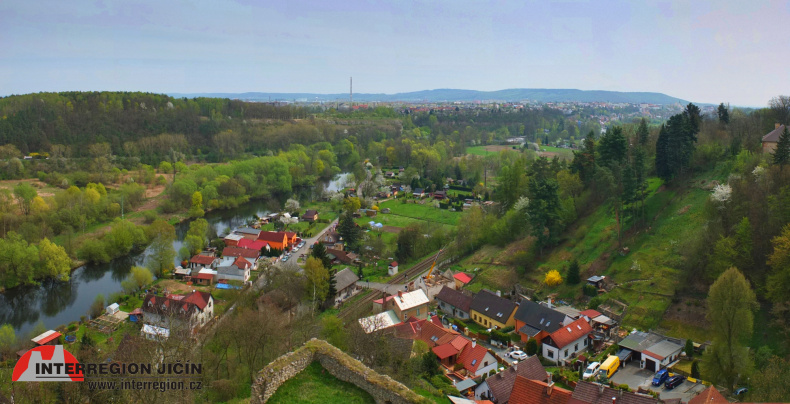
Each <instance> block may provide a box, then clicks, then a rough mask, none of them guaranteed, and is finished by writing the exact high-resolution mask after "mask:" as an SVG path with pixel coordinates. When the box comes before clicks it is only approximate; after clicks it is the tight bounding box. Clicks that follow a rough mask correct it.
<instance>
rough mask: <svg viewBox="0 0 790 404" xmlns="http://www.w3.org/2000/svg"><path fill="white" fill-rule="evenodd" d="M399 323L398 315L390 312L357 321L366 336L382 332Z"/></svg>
mask: <svg viewBox="0 0 790 404" xmlns="http://www.w3.org/2000/svg"><path fill="white" fill-rule="evenodd" d="M400 323H401V321H400V319H399V318H398V315H397V314H395V312H394V311H392V310H387V311H383V312H381V313H378V314H374V315H372V316H369V317H364V318H360V319H359V325H360V327H362V330H364V331H365V333H366V334H370V333H372V332H376V331H380V330H384V329H387V328H390V327H392V326H394V325H397V324H400Z"/></svg>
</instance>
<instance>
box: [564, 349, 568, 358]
mask: <svg viewBox="0 0 790 404" xmlns="http://www.w3.org/2000/svg"><path fill="white" fill-rule="evenodd" d="M565 357H566V358H567V357H568V350H567V349H566V350H565Z"/></svg>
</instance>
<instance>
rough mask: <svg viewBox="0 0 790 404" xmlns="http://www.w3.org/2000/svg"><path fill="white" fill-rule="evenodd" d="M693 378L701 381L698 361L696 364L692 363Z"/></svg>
mask: <svg viewBox="0 0 790 404" xmlns="http://www.w3.org/2000/svg"><path fill="white" fill-rule="evenodd" d="M691 377H693V378H695V379H699V377H700V372H699V361H698V360H695V361H694V362H691Z"/></svg>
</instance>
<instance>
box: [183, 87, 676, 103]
mask: <svg viewBox="0 0 790 404" xmlns="http://www.w3.org/2000/svg"><path fill="white" fill-rule="evenodd" d="M169 95H171V96H173V97H187V98H194V97H217V98H232V99H233V98H238V99H241V100H247V101H294V100H296V101H335V100H339V101H341V102H342V101H344V100H348V93H342V94H315V93H258V92H249V93H193V94H177V93H171V94H169ZM354 101H360V102H370V101H385V102H393V101H404V102H453V101H504V102H516V101H534V102H572V101H577V102H595V101H600V102H625V103H648V104H674V103H681V104H686V103H688V101H685V100H682V99H680V98H675V97H670V96H668V95H666V94H662V93H647V92H620V91H602V90H591V91H584V90H573V89H548V88H511V89H507V90H499V91H476V90H456V89H437V90H423V91H414V92H410V93H397V94H367V93H359V94H354Z"/></svg>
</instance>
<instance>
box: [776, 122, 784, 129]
mask: <svg viewBox="0 0 790 404" xmlns="http://www.w3.org/2000/svg"><path fill="white" fill-rule="evenodd" d="M780 126H782V124H781V123H779V122H776V123H774V129H779V127H780Z"/></svg>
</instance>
